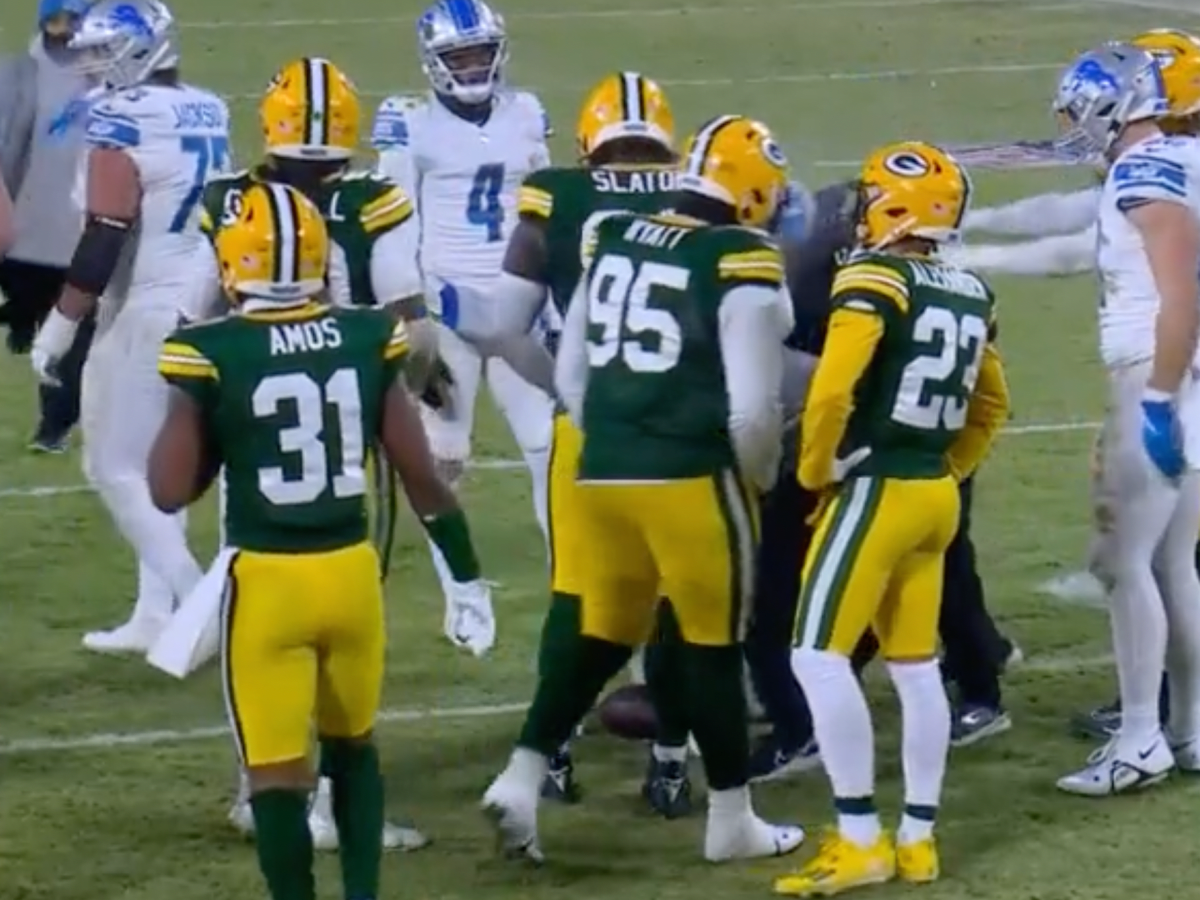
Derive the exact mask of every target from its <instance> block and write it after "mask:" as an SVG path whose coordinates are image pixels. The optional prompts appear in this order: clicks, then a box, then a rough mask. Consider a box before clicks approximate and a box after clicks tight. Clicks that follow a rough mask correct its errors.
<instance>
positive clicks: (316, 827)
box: [230, 778, 429, 853]
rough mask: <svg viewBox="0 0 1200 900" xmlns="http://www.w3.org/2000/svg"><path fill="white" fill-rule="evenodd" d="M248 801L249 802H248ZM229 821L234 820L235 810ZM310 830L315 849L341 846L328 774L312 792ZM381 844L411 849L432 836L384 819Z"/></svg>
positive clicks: (384, 847)
mask: <svg viewBox="0 0 1200 900" xmlns="http://www.w3.org/2000/svg"><path fill="white" fill-rule="evenodd" d="M246 805H247V806H249V803H247V804H246ZM235 808H236V807H235ZM230 821H233V813H232V812H231V813H230ZM253 821H254V820H253V818H251V833H253ZM235 824H236V823H235ZM308 830H309V833H311V834H312V841H313V849H314V850H320V851H322V852H332V851H334V850H337V849H338V843H339V842H338V830H337V823H336V822H335V821H334V819H333V788H332V785H331V783H330V782H329V779H327V778H321V779H319V780H318V781H317V790H316V791H315V792H314V793H313V796H312V805H311V806H310V808H309V811H308ZM380 844H381V845H382V847H383V849H384V850H400V851H401V852H404V853H410V852H412V851H414V850H420V849H421V848H422V847H427V846H429V838H428V837H426V836H425V835H424V834H422V833H421V832H420V831H418V830H417V829H416V828H414V827H412V826H411V825H396V824H393V823H391V822H384V823H383V831H382V833H381V834H380Z"/></svg>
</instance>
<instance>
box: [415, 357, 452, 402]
mask: <svg viewBox="0 0 1200 900" xmlns="http://www.w3.org/2000/svg"><path fill="white" fill-rule="evenodd" d="M453 389H454V373H453V372H451V371H450V367H449V366H448V365H446V361H445V360H444V359H442V358H441V357H440V356H437V357H435V358H434V360H433V365H432V367H431V368H430V371H429V377H428V378H427V379H426V380H425V388H424V390H422V391H421V402H422V403H424V404H425V405H426V406H428V407H429V408H430V409H436V410H437V411H438V412H440V413H442V414H443V415H447V416H449V415H453V413H454V403H453V400H454V394H453Z"/></svg>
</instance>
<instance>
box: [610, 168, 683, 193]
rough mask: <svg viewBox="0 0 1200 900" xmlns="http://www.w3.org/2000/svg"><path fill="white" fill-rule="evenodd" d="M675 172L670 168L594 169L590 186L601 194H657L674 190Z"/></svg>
mask: <svg viewBox="0 0 1200 900" xmlns="http://www.w3.org/2000/svg"><path fill="white" fill-rule="evenodd" d="M675 184H676V173H675V172H673V171H672V170H670V169H662V170H655V169H648V170H647V169H642V170H625V169H596V170H595V171H594V172H592V187H594V188H595V189H596V190H597V191H599V192H600V193H603V194H657V193H664V192H669V191H673V190H675Z"/></svg>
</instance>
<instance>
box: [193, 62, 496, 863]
mask: <svg viewBox="0 0 1200 900" xmlns="http://www.w3.org/2000/svg"><path fill="white" fill-rule="evenodd" d="M259 117H260V121H261V124H262V130H263V139H264V144H265V149H266V158H265V159H264V161H263V162H262V163H260V164H259V165H257V166H255V167H254V168H252V169H248V170H244V171H241V172H235V173H232V174H228V175H221V176H219V177H217V178H214V179H213V180H211V181H210V182H209V183H208V184H207V185H206V187H205V189H204V194H203V197H202V199H201V202H200V227H201V230H202V231H203V232H204V233H205V234H206V235H207V236H208V238H209V242H210V243H209V244H208V245H206V246H203V247H201V248H200V252H199V253H198V254H197V256H196V257H195V259H194V262H193V279H194V282H193V283H194V285H195V289H196V291H197V292H199V294H200V297H199V298H198V299H196V300H193V301H192V303H191V304H190V305H191V306H192V308H197V309H214V308H216V307H217V306H218V305H223V301H222V296H223V294H222V288H221V281H220V274H219V269H218V262H217V254H216V253H215V249H216V243H217V239H218V237H219V235H220V233H221V231H222V230H223V229H224V228H225V227H226V226H228V225H232V224H234V223H236V222H237V221H238V216H239V215H240V213H241V210H242V200H243V198H244V197H245V195H246V192H247V191H248V190H249V189H250V188H251V187H253V186H254V185H256V184H265V183H272V184H287V185H289V186H291V187H294V188H296V189H297V190H299V191H301V192H302V193H303V194H304V195H305V196H306V197H307V198H308V199H309V200H310V201H311V202H312V203H313V204H314V205H315V206H316V208H317V209H318V210H319V211H320V213H321V216H322V218H323V219H324V221H325V225H326V229H327V231H328V233H329V235H330V253H331V260H330V267H329V278H328V279H327V290H328V294H329V297H330V299H331V301H332V302H333V303H334V304H335V305H337V306H366V307H379V308H384V309H387V310H388V311H389V312H392V313H393V314H395V315H396V316H397V317H399V318H402V319H405V320H406V321H407V322H408V325H409V332H410V336H411V335H412V334H413V333H416V334H419V335H421V338H420V339H418V340H417V341H411V337H410V341H411V343H417V344H419V345H420V346H422V347H423V348H424V350H425V352H426V353H427V352H428V351H429V349H430V344H431V341H436V335H434V334H433V333H432V323H431V322H430V320H429V319H428V317H427V316H426V313H425V308H424V302H423V299H422V294H421V291H422V286H421V279H420V272H419V270H418V268H417V260H416V252H417V232H416V225H415V223H414V220H413V210H412V203H411V202H410V201H409V199H408V197H407V195H405V193H404V191H403V190H402V189H401V188H400V187H399V186H398V185H396V184H395V183H394V182H392V181H390V180H389V179H388V178H386V177H384V176H382V175H379V174H377V173H375V172H372V171H357V170H355V169H353V168H352V167H351V160H352V158H353V156H354V153H355V152H356V150H357V149H358V134H359V126H360V123H361V107H360V105H359V100H358V93H357V91H356V90H355V87H354V85H353V84H352V83H351V81H350V80H349V78H347V77H346V75H345V74H344V73H343V72H342V71H341V70H340V69H339V68H338V67H337V66H335V65H334V64H333V63H331V62H329V61H328V60H325V59H320V58H315V57H314V58H305V59H300V60H296V61H294V62H291V63H289V64H287V65H286V66H284V67H283V68H282V69H281V70H280V71H279V73H278V74H277V75H276V76H275V77H274V78H273V79H272V81H271V84H270V86H269V87H268V88H267V92H266V94H265V95H264V96H263V100H262V103H261V106H260V109H259ZM418 368H420V369H424V368H426V367H425V366H424V365H420V366H418ZM416 377H419V376H416ZM406 381H407V382H408V383H409V385H410V387H418V385H417V384H416V383H415V382H414V381H413V378H412V377H409V376H408V374H406ZM385 531H386V529H385ZM384 543H385V544H386V535H385V541H384ZM387 549H388V548H387V547H386V546H384V547H383V548H382V550H383V552H384V553H385V554H386V552H387ZM489 590H490V589H489V588H488V587H487V585H486V584H485V583H484V582H483V581H482V580H478V581H477V582H476V583H475V584H474V585H462V586H460V587H459V593H460V594H468V593H470V592H471V591H475V592H481V593H483V594H485V595H486V594H487V593H488V592H489ZM331 798H332V793H331V785H330V782H329V779H328V778H325V777H322V778H321V779H320V780H319V781H318V782H317V792H316V796H315V799H314V802H313V804H312V809H311V815H310V817H309V825H310V827H311V828H312V832H313V842H314V845H315V846H316V848H317V849H318V850H334V849H337V828H336V824H335V822H334V817H333V811H332V808H331V805H330V804H331ZM229 818H230V821H231V822H232V823H233V824H234V826H235V827H237V828H238V829H239V830H241V831H244V832H247V833H249V832H252V831H253V828H254V820H253V817H252V816H251V811H250V805H249V785H248V784H247V782H246V780H245V778H244V777H243V779H242V781H241V788H240V790H239V795H238V799H237V801H236V802H235V803H234V806H233V808H232V809H231V811H230V814H229ZM383 843H384V847H385V848H387V849H394V848H400V849H404V850H415V849H419V848H421V847H423V846H425V845H426V844H427V843H428V840H427V839H426V838H425V837H424V835H422V834H421V833H420V832H419V831H417V830H416V829H414V828H410V827H407V826H399V825H393V824H391V823H388V824H386V825H385V827H384V832H383Z"/></svg>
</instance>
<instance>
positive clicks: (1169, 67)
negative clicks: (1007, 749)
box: [954, 28, 1200, 740]
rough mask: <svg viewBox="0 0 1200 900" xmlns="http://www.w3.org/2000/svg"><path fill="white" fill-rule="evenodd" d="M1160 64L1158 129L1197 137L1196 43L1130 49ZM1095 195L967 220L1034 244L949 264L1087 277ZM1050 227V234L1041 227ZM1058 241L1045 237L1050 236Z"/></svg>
mask: <svg viewBox="0 0 1200 900" xmlns="http://www.w3.org/2000/svg"><path fill="white" fill-rule="evenodd" d="M1132 43H1133V44H1135V45H1136V46H1138V47H1141V48H1143V49H1144V50H1147V51H1149V52H1150V54H1151V55H1152V56H1153V57H1154V58H1155V60H1156V61H1157V62H1158V66H1159V69H1160V70H1161V72H1162V78H1163V84H1164V87H1165V88H1166V92H1167V102H1168V104H1169V107H1170V113H1169V115H1168V116H1166V117H1165V118H1163V119H1162V120H1161V122H1160V127H1161V128H1162V130H1163V131H1165V132H1167V133H1169V134H1190V135H1193V136H1194V135H1197V134H1200V39H1198V38H1196V37H1195V36H1193V35H1190V34H1188V33H1186V32H1183V31H1177V30H1172V29H1166V28H1161V29H1156V30H1154V31H1148V32H1146V33H1145V34H1141V35H1138V36H1137V37H1136V38H1134V39H1133V41H1132ZM1099 197H1100V190H1099V188H1088V189H1084V190H1081V191H1078V192H1076V193H1073V194H1048V195H1043V196H1039V197H1031V198H1028V199H1026V200H1020V201H1017V202H1016V203H1012V204H1009V205H1007V206H1002V207H997V208H995V209H984V210H979V211H978V212H979V217H978V218H975V217H973V216H970V215H969V216H968V217H967V221H966V225H967V226H968V228H970V227H972V225H973V224H974V225H975V226H976V227H977V228H978V229H979V230H984V231H994V232H998V233H1004V234H1019V235H1024V236H1033V237H1035V238H1037V239H1036V240H1032V241H1023V242H1017V243H1010V244H996V245H988V244H979V245H968V246H964V247H960V248H956V249H955V250H954V253H955V254H956V256H955V258H956V259H957V260H959V261H961V262H962V263H964V264H966V265H970V266H972V267H976V268H981V269H984V270H992V271H998V272H1007V273H1011V274H1017V275H1070V274H1074V273H1076V272H1084V271H1090V270H1092V269H1094V267H1095V264H1096V254H1095V247H1096V216H1097V213H1098V211H1099ZM1047 223H1049V226H1047ZM1060 230H1061V231H1063V232H1065V233H1064V234H1061V235H1058V234H1055V235H1047V232H1048V231H1055V232H1057V231H1060ZM1102 546H1103V542H1102V541H1101V540H1100V539H1099V538H1096V539H1094V540H1093V542H1092V548H1091V551H1090V552H1089V559H1090V560H1092V561H1093V564H1094V562H1099V561H1100V560H1099V559H1098V558H1097V553H1098V551H1099V550H1100V549H1101V547H1102ZM1044 589H1045V590H1047V591H1048V592H1049V593H1052V594H1055V595H1058V596H1064V597H1067V598H1071V599H1084V600H1095V601H1101V600H1103V599H1104V588H1103V585H1102V584H1101V582H1100V581H1099V580H1098V579H1097V578H1096V576H1095V575H1093V574H1092V572H1091V571H1089V570H1088V569H1084V570H1082V571H1078V572H1072V573H1069V574H1067V575H1065V576H1061V577H1059V578H1055V579H1053V580H1052V581H1050V582H1048V583H1047V584H1046V585H1045V586H1044ZM1167 699H1168V691H1167V685H1166V681H1165V680H1164V682H1163V686H1162V692H1161V694H1160V713H1161V715H1162V718H1163V720H1164V721H1165V720H1166V716H1167V708H1168V703H1167ZM1120 723H1121V706H1120V702H1119V701H1116V702H1113V703H1109V704H1106V705H1104V706H1099V707H1096V708H1095V709H1093V710H1091V711H1089V712H1084V713H1080V714H1077V715H1075V716H1073V717H1072V720H1071V727H1072V730H1073V731H1075V732H1077V733H1078V734H1080V735H1082V736H1085V737H1097V738H1100V739H1102V740H1107V739H1108V738H1109V737H1111V736H1112V735H1113V734H1115V733H1116V731H1117V729H1118V728H1119V727H1120Z"/></svg>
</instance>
